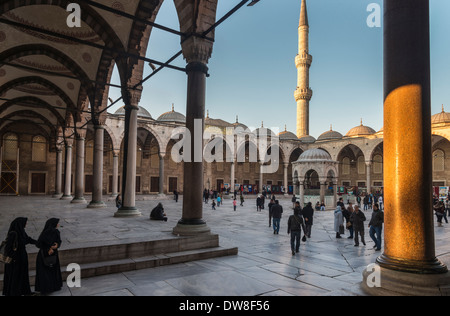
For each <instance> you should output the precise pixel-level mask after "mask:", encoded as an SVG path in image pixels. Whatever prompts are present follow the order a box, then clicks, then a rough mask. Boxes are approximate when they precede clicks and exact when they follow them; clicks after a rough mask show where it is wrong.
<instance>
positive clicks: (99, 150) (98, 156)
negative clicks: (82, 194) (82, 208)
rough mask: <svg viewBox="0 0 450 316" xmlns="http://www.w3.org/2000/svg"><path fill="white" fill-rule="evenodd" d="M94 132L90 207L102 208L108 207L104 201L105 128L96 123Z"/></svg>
mask: <svg viewBox="0 0 450 316" xmlns="http://www.w3.org/2000/svg"><path fill="white" fill-rule="evenodd" d="M94 133H95V135H94V137H95V138H94V164H93V170H94V174H93V177H92V178H93V188H92V201H91V202H90V203H89V205H88V208H102V207H106V204H105V202H103V147H104V138H105V128H104V127H103V126H102V125H95V126H94Z"/></svg>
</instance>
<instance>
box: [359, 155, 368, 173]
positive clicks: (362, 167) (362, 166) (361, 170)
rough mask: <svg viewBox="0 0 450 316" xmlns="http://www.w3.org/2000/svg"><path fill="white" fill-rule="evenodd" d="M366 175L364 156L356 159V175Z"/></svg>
mask: <svg viewBox="0 0 450 316" xmlns="http://www.w3.org/2000/svg"><path fill="white" fill-rule="evenodd" d="M365 173H366V162H365V160H364V156H359V157H358V174H365Z"/></svg>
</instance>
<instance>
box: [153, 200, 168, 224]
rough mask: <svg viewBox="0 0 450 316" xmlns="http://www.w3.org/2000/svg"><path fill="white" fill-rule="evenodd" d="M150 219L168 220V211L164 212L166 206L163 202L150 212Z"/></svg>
mask: <svg viewBox="0 0 450 316" xmlns="http://www.w3.org/2000/svg"><path fill="white" fill-rule="evenodd" d="M150 219H151V220H153V221H165V222H167V216H166V213H164V207H163V205H162V204H161V203H158V205H157V206H156V207H155V208H154V209H153V210H152V212H151V213H150Z"/></svg>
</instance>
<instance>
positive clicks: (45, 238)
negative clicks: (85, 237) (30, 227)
mask: <svg viewBox="0 0 450 316" xmlns="http://www.w3.org/2000/svg"><path fill="white" fill-rule="evenodd" d="M27 222H28V219H27V218H24V217H19V218H16V219H15V220H14V221H13V222H12V223H11V225H10V227H9V230H8V235H7V238H6V240H5V241H4V243H3V249H4V255H5V256H6V257H8V258H11V261H10V262H9V263H5V272H4V280H3V295H4V296H30V295H35V294H36V293H35V292H32V291H31V286H30V278H29V271H28V267H29V265H28V253H27V250H26V246H27V245H29V244H32V245H35V246H36V247H37V248H39V252H38V254H37V256H36V284H35V291H36V292H39V293H40V294H41V295H46V294H49V293H52V292H56V291H59V290H61V288H62V285H63V282H62V275H61V267H60V262H59V255H58V249H59V248H60V247H61V235H60V232H59V230H58V228H59V219H57V218H51V219H49V220H48V221H47V222H46V224H45V227H44V229H43V230H42V233H41V234H40V236H39V238H38V240H34V239H33V238H31V237H29V236H28V235H27V233H26V231H25V228H26V226H27Z"/></svg>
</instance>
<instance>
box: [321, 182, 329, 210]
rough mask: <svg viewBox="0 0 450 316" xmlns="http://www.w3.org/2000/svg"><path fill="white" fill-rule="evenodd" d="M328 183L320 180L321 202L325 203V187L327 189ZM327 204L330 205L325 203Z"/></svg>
mask: <svg viewBox="0 0 450 316" xmlns="http://www.w3.org/2000/svg"><path fill="white" fill-rule="evenodd" d="M326 186H327V183H326V182H325V181H324V180H320V203H322V202H323V203H324V204H325V189H326ZM325 206H328V205H326V204H325Z"/></svg>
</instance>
